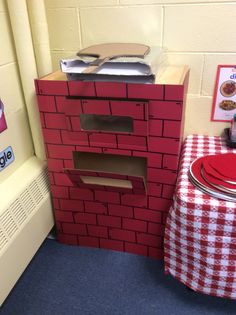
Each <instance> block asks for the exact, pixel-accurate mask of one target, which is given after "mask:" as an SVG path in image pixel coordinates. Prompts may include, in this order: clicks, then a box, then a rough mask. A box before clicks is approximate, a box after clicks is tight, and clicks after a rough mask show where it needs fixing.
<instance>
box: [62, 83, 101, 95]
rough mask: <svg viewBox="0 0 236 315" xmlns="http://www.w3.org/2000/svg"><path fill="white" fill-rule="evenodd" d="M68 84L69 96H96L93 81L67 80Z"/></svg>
mask: <svg viewBox="0 0 236 315" xmlns="http://www.w3.org/2000/svg"><path fill="white" fill-rule="evenodd" d="M68 86H69V95H71V96H93V97H95V96H96V92H95V85H94V82H84V81H69V82H68ZM65 95H66V94H65Z"/></svg>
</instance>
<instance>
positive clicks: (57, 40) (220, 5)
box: [45, 0, 236, 135]
mask: <svg viewBox="0 0 236 315" xmlns="http://www.w3.org/2000/svg"><path fill="white" fill-rule="evenodd" d="M45 5H46V8H47V19H48V25H49V35H50V47H51V54H52V58H53V65H54V69H57V68H58V67H59V62H58V61H59V59H60V58H62V57H68V56H71V55H74V54H75V53H76V52H77V51H78V50H79V49H80V48H82V47H85V46H88V45H91V44H94V43H102V42H141V43H146V44H149V45H158V46H162V47H165V48H166V49H167V51H168V59H169V63H170V64H187V65H189V66H190V68H191V75H190V86H189V95H188V99H187V108H186V123H185V134H190V133H199V134H210V135H218V134H220V133H221V131H222V129H223V128H224V127H225V126H228V123H219V122H214V123H213V122H210V113H211V105H212V95H213V88H214V80H215V74H216V67H217V65H218V64H236V41H235V40H234V37H232V36H231V35H232V30H234V29H235V28H236V19H235V15H236V1H227V0H214V1H210V0H45Z"/></svg>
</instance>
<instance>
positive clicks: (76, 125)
mask: <svg viewBox="0 0 236 315" xmlns="http://www.w3.org/2000/svg"><path fill="white" fill-rule="evenodd" d="M158 80H159V81H158V82H156V83H155V84H135V83H124V82H93V81H90V82H86V81H67V79H66V78H65V76H64V75H63V74H62V73H61V72H60V71H59V72H56V73H53V74H51V75H48V76H46V77H44V78H42V79H39V80H36V81H35V83H36V93H37V97H38V105H39V111H40V114H41V122H42V130H43V136H44V141H45V147H46V152H47V159H48V169H49V175H50V182H51V192H52V198H53V206H54V215H55V221H56V227H57V235H58V240H59V241H60V242H63V243H66V244H75V245H80V246H91V247H100V248H108V249H113V250H119V251H127V252H131V253H136V254H140V255H145V256H150V257H153V258H162V257H163V233H164V227H165V220H166V216H167V213H168V210H169V207H170V204H171V201H172V195H173V191H174V189H175V182H176V177H177V168H178V161H179V153H180V148H181V139H182V130H183V116H184V104H185V95H186V91H187V84H188V69H187V67H172V68H170V67H168V68H167V69H166V71H165V72H163V75H162V77H160V78H159V79H158Z"/></svg>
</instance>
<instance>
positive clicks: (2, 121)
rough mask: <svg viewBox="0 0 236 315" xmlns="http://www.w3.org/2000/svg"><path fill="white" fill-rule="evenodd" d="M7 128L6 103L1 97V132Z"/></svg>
mask: <svg viewBox="0 0 236 315" xmlns="http://www.w3.org/2000/svg"><path fill="white" fill-rule="evenodd" d="M6 129H7V122H6V118H5V114H4V105H3V102H2V101H1V99H0V133H1V132H3V131H4V130H6Z"/></svg>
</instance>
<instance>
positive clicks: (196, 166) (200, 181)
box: [189, 157, 236, 202]
mask: <svg viewBox="0 0 236 315" xmlns="http://www.w3.org/2000/svg"><path fill="white" fill-rule="evenodd" d="M204 158H205V157H200V158H198V159H196V160H194V161H193V162H192V164H191V165H190V169H189V174H190V176H189V178H190V180H191V182H192V184H193V185H195V186H196V187H197V188H199V189H200V190H201V191H202V192H204V193H207V194H208V195H210V196H213V197H215V198H219V199H223V200H227V201H232V202H235V201H236V197H235V195H233V194H230V193H225V192H222V191H221V190H219V189H217V188H216V187H214V186H212V185H210V184H209V183H208V182H207V181H206V180H205V179H204V178H203V177H202V173H201V170H202V162H203V161H204Z"/></svg>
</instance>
